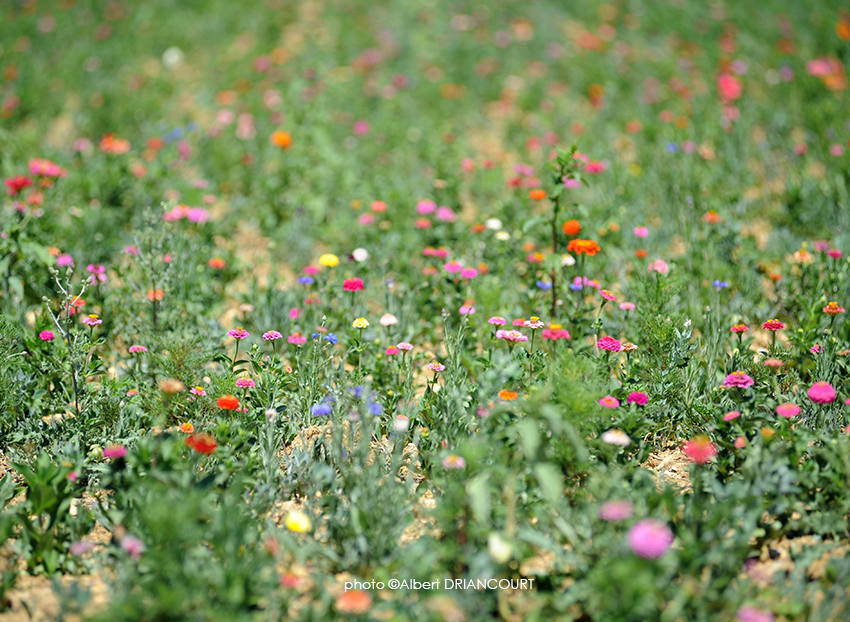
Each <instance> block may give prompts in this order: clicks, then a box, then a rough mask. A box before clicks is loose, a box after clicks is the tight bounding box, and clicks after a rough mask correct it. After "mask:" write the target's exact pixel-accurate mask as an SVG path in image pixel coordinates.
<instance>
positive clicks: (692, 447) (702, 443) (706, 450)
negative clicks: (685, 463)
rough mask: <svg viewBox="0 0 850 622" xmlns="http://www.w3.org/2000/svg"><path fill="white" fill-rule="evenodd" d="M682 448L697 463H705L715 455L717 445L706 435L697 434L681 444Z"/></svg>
mask: <svg viewBox="0 0 850 622" xmlns="http://www.w3.org/2000/svg"><path fill="white" fill-rule="evenodd" d="M682 450H683V451H684V452H685V453H686V454H688V458H690V459H691V460H693V461H694V462H696V463H697V464H705V463H706V462H709V461H711V459H712V458H714V457H715V456H716V455H717V447H715V446H714V443H712V442H711V441H710V440H709V439H708V437H707V436H697V437H696V438H694V439H691V440H689V441H687V442H686V443H685V444H684V445H682Z"/></svg>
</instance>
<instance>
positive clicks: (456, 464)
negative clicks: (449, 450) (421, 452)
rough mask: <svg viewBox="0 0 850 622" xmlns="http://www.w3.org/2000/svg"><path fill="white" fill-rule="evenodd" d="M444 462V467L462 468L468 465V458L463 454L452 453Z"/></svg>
mask: <svg viewBox="0 0 850 622" xmlns="http://www.w3.org/2000/svg"><path fill="white" fill-rule="evenodd" d="M442 464H443V468H444V469H462V468H464V467H465V466H466V460H464V459H463V457H462V456H457V455H455V454H451V455H450V456H446V457H445V458H443V462H442Z"/></svg>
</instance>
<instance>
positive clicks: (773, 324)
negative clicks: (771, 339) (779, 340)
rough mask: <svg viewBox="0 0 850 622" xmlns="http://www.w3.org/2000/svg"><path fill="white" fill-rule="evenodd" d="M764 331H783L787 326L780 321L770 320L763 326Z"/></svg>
mask: <svg viewBox="0 0 850 622" xmlns="http://www.w3.org/2000/svg"><path fill="white" fill-rule="evenodd" d="M762 328H763V329H764V330H783V329H784V328H785V324H783V323H782V322H780V321H779V320H768V321H767V322H765V323H764V325H763V326H762Z"/></svg>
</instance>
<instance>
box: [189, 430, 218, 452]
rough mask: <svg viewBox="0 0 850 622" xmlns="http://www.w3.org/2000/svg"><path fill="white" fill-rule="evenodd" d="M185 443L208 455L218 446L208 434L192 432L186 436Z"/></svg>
mask: <svg viewBox="0 0 850 622" xmlns="http://www.w3.org/2000/svg"><path fill="white" fill-rule="evenodd" d="M186 445H187V446H188V447H191V448H192V449H194V450H195V451H197V452H198V453H200V454H204V455H206V456H209V455H210V454H211V453H212V452H214V451H215V448H216V447H218V444H217V443H216V442H215V439H213V437H212V436H210V435H209V434H192V435H191V436H189V437H187V438H186Z"/></svg>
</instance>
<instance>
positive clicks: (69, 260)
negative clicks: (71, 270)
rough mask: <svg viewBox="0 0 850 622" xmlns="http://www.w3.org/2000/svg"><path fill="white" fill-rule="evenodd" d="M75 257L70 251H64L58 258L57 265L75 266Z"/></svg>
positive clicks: (61, 266)
mask: <svg viewBox="0 0 850 622" xmlns="http://www.w3.org/2000/svg"><path fill="white" fill-rule="evenodd" d="M73 265H74V258H73V257H71V256H70V255H69V254H68V253H63V254H61V255H59V256H58V257H57V258H56V266H57V267H59V268H65V267H66V266H73Z"/></svg>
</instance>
